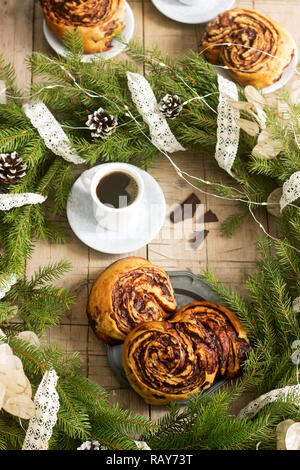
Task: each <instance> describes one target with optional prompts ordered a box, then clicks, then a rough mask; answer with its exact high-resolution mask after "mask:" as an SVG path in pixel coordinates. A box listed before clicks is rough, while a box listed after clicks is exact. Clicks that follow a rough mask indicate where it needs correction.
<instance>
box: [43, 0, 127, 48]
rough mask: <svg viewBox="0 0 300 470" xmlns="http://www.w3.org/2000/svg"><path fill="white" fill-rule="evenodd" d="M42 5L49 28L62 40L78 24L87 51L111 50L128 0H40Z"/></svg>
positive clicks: (120, 29) (121, 25)
mask: <svg viewBox="0 0 300 470" xmlns="http://www.w3.org/2000/svg"><path fill="white" fill-rule="evenodd" d="M41 5H42V8H43V12H44V16H45V20H46V23H47V26H48V28H49V29H50V30H51V31H52V32H53V34H55V36H56V37H57V38H59V39H60V40H63V39H64V35H65V33H66V32H67V31H73V30H74V29H75V28H78V30H79V32H80V34H81V36H82V39H83V46H84V52H85V53H86V54H94V53H97V52H104V51H107V50H109V49H110V48H111V42H112V39H113V37H114V36H115V35H116V34H118V33H120V32H121V31H122V30H123V29H124V23H123V18H124V11H125V0H41Z"/></svg>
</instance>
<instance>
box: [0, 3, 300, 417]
mask: <svg viewBox="0 0 300 470" xmlns="http://www.w3.org/2000/svg"><path fill="white" fill-rule="evenodd" d="M129 3H130V5H131V7H132V9H133V13H134V16H135V33H134V37H135V38H136V39H139V40H140V41H141V42H142V43H143V44H144V45H145V46H151V45H153V44H155V43H158V44H159V46H160V48H161V49H162V50H163V51H165V52H167V53H169V54H172V55H175V56H176V55H177V54H178V53H184V52H188V51H189V50H190V49H192V50H196V49H197V45H198V43H199V38H200V36H201V32H202V30H203V25H185V24H181V23H177V22H174V21H172V20H169V19H168V18H166V17H165V16H163V15H162V14H160V13H159V12H158V11H157V10H156V9H155V7H154V6H153V5H152V3H151V1H149V0H135V1H129ZM235 6H236V7H242V8H256V9H257V10H258V11H260V12H261V13H265V14H267V15H269V16H271V17H272V18H274V19H275V20H277V21H279V22H281V23H282V24H283V26H285V27H286V28H287V29H288V30H289V31H290V32H291V33H292V35H293V36H294V38H295V41H296V43H297V45H298V48H300V28H299V20H300V1H299V0H286V1H282V0H249V1H248V0H240V1H236V2H235ZM0 18H1V28H0V51H1V52H2V53H3V55H4V57H5V59H6V60H8V61H10V62H11V63H12V64H13V65H14V66H15V68H16V72H17V77H18V84H19V86H20V87H21V88H22V89H25V88H26V86H28V84H29V83H30V80H31V76H30V72H29V71H28V70H27V69H26V66H25V63H24V59H25V57H26V56H27V55H28V54H30V53H31V52H32V51H42V52H45V53H47V54H52V51H51V49H50V47H49V46H48V44H47V42H46V40H45V39H44V36H43V32H42V19H43V18H42V11H41V8H40V5H39V1H38V0H36V1H34V0H2V1H1V2H0ZM175 161H176V163H178V164H179V165H180V166H181V167H182V168H184V169H185V170H188V171H189V172H190V173H191V174H193V175H197V176H200V177H202V178H206V179H209V178H210V177H211V176H214V175H213V172H215V170H214V169H213V168H212V167H211V166H210V164H209V162H207V161H205V159H204V158H202V156H201V155H199V154H192V153H184V154H178V155H176V157H175ZM149 172H150V173H151V174H152V175H153V176H154V177H155V178H156V179H157V181H158V182H159V184H160V185H161V187H162V189H163V191H164V194H165V197H166V201H167V204H168V205H169V206H171V205H172V204H174V203H178V202H181V201H183V200H184V198H185V197H187V196H188V195H189V194H190V193H191V192H192V188H191V187H189V186H188V185H187V184H185V183H184V182H183V181H182V180H181V179H180V178H179V177H178V176H177V174H176V173H175V171H174V170H173V169H172V167H171V166H170V164H169V163H168V162H167V161H166V160H165V159H164V158H163V157H162V156H161V157H158V158H157V160H156V161H155V162H154V163H153V165H152V166H151V168H150V169H149ZM223 176H224V174H223ZM229 180H230V178H229V177H228V181H229ZM199 197H200V199H201V202H202V203H203V204H205V210H208V209H211V210H213V212H215V213H216V214H217V216H218V218H219V223H214V224H213V223H210V224H206V225H207V226H206V227H205V228H206V229H208V230H209V235H208V237H207V238H206V240H205V242H204V244H203V246H202V248H201V249H200V250H197V251H192V250H189V249H188V246H187V245H186V241H185V240H172V237H171V239H170V240H163V239H161V237H160V236H159V237H157V238H156V239H155V240H153V241H152V242H151V243H150V244H149V245H148V246H146V247H144V248H142V249H140V250H138V251H137V252H134V253H130V255H138V256H143V257H146V258H148V259H149V260H150V261H151V262H153V263H155V264H157V265H159V266H161V267H163V268H165V269H167V270H189V271H192V272H194V273H196V274H199V273H201V271H202V269H205V268H208V267H209V268H210V269H211V270H212V271H213V272H214V273H215V274H216V275H217V276H218V278H219V280H220V281H222V282H224V283H226V284H228V285H230V286H231V287H233V288H236V289H237V290H238V291H240V292H244V288H243V285H244V282H245V280H246V279H247V277H248V276H249V274H251V272H253V270H254V269H255V258H256V251H255V247H254V241H255V239H256V237H257V235H258V233H259V228H258V226H257V225H256V224H255V223H254V222H253V220H251V219H250V217H249V218H247V220H246V221H245V223H244V225H243V227H242V228H241V229H240V230H239V232H238V233H237V234H236V235H235V236H234V237H233V238H232V239H227V238H222V236H221V235H220V232H219V225H220V223H221V222H222V221H223V220H224V219H225V218H226V217H227V216H228V215H229V214H231V213H233V212H235V205H234V203H232V202H230V201H223V200H221V199H216V198H213V197H206V196H205V195H201V194H200V193H199ZM261 220H262V221H263V222H264V224H265V225H266V227H267V228H269V230H271V228H272V224H273V222H272V220H266V219H265V220H264V219H261ZM61 223H62V224H63V225H65V226H66V230H67V231H68V232H69V233H70V242H69V243H68V244H66V245H54V244H45V243H42V242H39V243H36V249H35V252H34V254H33V256H32V259H31V260H30V261H29V262H28V263H27V272H28V275H30V274H31V273H32V272H33V271H35V270H36V268H37V267H38V266H40V265H44V264H47V263H49V262H53V261H55V260H59V259H61V258H68V259H69V260H70V261H71V262H72V264H73V270H72V271H71V272H70V273H69V274H68V275H67V276H65V278H64V280H63V284H64V285H65V286H66V287H68V288H69V289H70V290H71V291H72V292H73V293H75V294H76V295H77V302H76V304H75V305H74V306H73V308H72V310H71V311H70V312H68V313H67V314H66V315H65V317H64V318H63V321H62V324H61V326H60V327H57V328H52V329H51V330H50V331H49V332H48V335H47V340H49V341H59V342H60V343H62V344H63V345H64V346H65V348H66V350H67V351H79V352H80V354H81V356H82V360H83V366H84V370H85V373H86V375H87V376H88V377H90V378H91V379H93V380H95V381H96V382H98V383H99V384H101V385H102V386H103V387H104V388H105V389H106V390H107V391H109V393H110V396H111V400H112V402H114V403H116V402H119V404H120V405H121V406H122V407H125V408H129V409H132V410H135V411H136V412H139V413H142V414H145V415H150V416H151V417H152V418H154V419H155V418H157V417H159V416H160V415H161V414H162V413H163V412H164V409H162V408H161V407H152V406H151V407H150V406H148V405H146V404H145V403H144V402H143V400H142V399H141V398H140V397H139V396H138V395H137V394H136V393H135V392H134V391H132V390H129V389H126V388H124V386H122V385H121V384H120V383H119V381H118V380H117V379H116V378H115V376H114V375H113V373H112V372H111V370H110V368H109V366H108V364H107V358H106V353H105V347H104V345H103V343H101V342H100V341H98V340H97V339H96V338H95V337H94V334H93V332H92V330H91V328H90V327H89V325H88V321H87V317H86V314H85V308H86V303H87V297H88V293H89V289H90V287H91V285H92V283H93V281H94V280H95V278H96V277H97V276H98V275H99V274H100V272H101V271H102V270H103V269H104V268H105V267H106V266H108V265H109V264H110V263H112V262H113V261H115V260H116V259H118V258H121V257H124V256H125V255H122V256H111V255H106V254H102V253H99V252H97V251H94V250H92V249H90V248H88V247H87V246H85V245H84V244H82V243H81V242H80V241H79V240H78V239H77V238H76V237H75V235H73V233H72V232H71V230H70V229H69V227H68V223H67V220H66V218H63V220H62V222H61Z"/></svg>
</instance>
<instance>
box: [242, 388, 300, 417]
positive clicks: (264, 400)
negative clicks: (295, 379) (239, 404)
mask: <svg viewBox="0 0 300 470" xmlns="http://www.w3.org/2000/svg"><path fill="white" fill-rule="evenodd" d="M295 398H300V385H290V386H287V387H283V388H277V389H276V390H271V391H270V392H268V393H265V394H264V395H261V396H260V397H258V398H257V399H256V400H253V401H251V402H250V403H249V404H248V405H247V406H245V408H243V409H242V410H241V411H240V412H239V414H238V416H237V417H238V419H243V418H253V417H254V416H255V415H256V414H257V413H258V412H259V411H260V410H261V409H262V408H263V407H264V406H266V405H268V404H269V403H273V402H274V401H277V400H279V399H281V400H284V401H287V400H289V399H295ZM298 405H300V402H299V403H298Z"/></svg>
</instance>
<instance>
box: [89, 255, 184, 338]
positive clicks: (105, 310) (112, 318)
mask: <svg viewBox="0 0 300 470" xmlns="http://www.w3.org/2000/svg"><path fill="white" fill-rule="evenodd" d="M175 311H176V300H175V295H174V292H173V288H172V286H171V283H170V280H169V277H168V275H167V273H166V272H165V271H164V270H163V269H161V268H159V267H157V266H154V265H153V264H152V263H150V261H147V260H146V259H144V258H138V257H129V258H124V259H121V260H119V261H117V262H115V263H113V264H111V265H110V266H109V267H108V268H107V269H106V270H105V271H104V272H103V273H102V274H101V275H100V276H99V277H98V279H97V280H96V282H95V284H94V286H93V288H92V290H91V293H90V297H89V301H88V308H87V314H88V317H89V319H90V322H91V325H92V327H93V330H94V332H95V334H96V336H97V337H98V338H100V339H102V340H103V341H105V342H106V343H108V344H116V341H117V342H118V341H123V340H124V339H125V336H126V335H127V334H128V333H129V331H130V330H132V329H133V328H134V327H135V326H136V325H138V324H139V323H141V322H148V321H152V320H164V319H166V318H168V317H169V316H170V315H171V314H172V313H174V312H175Z"/></svg>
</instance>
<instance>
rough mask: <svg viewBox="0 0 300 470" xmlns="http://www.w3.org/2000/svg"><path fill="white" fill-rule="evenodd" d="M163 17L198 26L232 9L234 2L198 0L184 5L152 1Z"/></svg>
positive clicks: (169, 1)
mask: <svg viewBox="0 0 300 470" xmlns="http://www.w3.org/2000/svg"><path fill="white" fill-rule="evenodd" d="M152 3H153V5H154V6H155V7H156V8H157V9H158V11H160V12H161V13H162V14H163V15H165V16H167V17H168V18H171V20H175V21H179V22H180V23H188V24H198V23H206V22H207V21H211V20H213V19H214V18H215V17H216V16H217V15H218V14H219V13H222V12H223V11H225V10H229V9H230V8H232V7H233V4H234V0H198V1H197V2H196V3H195V5H185V4H184V3H181V2H180V1H179V0H152Z"/></svg>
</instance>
